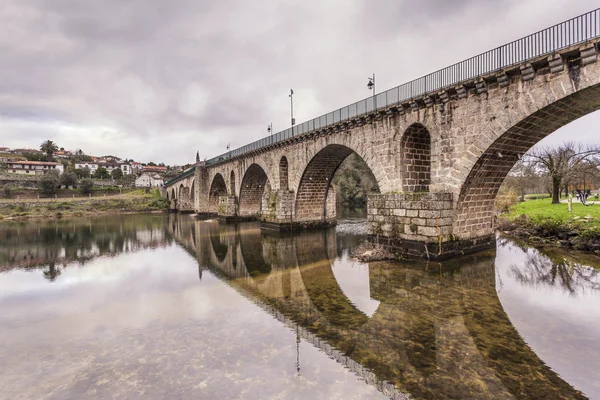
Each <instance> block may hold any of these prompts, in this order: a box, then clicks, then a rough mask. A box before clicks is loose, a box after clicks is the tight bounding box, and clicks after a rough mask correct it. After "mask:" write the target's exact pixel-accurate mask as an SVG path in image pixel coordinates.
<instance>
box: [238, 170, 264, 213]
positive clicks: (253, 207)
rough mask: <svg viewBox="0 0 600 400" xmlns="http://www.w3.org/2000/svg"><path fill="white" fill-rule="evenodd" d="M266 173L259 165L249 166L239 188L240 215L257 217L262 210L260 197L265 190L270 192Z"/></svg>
mask: <svg viewBox="0 0 600 400" xmlns="http://www.w3.org/2000/svg"><path fill="white" fill-rule="evenodd" d="M270 187H271V185H270V182H269V178H268V176H267V173H266V172H265V170H264V169H263V167H261V166H260V165H258V164H256V163H254V164H251V165H250V166H249V167H248V169H247V170H246V172H245V173H244V178H243V179H242V184H241V186H240V200H239V205H240V215H246V216H250V215H258V214H260V211H261V209H262V197H263V194H264V193H265V188H266V190H270Z"/></svg>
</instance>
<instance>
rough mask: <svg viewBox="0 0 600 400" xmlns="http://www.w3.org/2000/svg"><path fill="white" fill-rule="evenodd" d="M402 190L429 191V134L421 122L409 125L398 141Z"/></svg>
mask: <svg viewBox="0 0 600 400" xmlns="http://www.w3.org/2000/svg"><path fill="white" fill-rule="evenodd" d="M400 149H401V150H400V152H401V160H402V173H401V174H402V190H403V191H405V192H429V185H430V184H431V135H430V133H429V130H428V129H427V128H426V127H425V126H424V125H422V124H419V123H414V124H412V125H410V126H409V127H408V128H407V129H406V131H405V132H404V135H403V136H402V140H401V142H400Z"/></svg>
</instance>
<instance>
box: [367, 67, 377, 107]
mask: <svg viewBox="0 0 600 400" xmlns="http://www.w3.org/2000/svg"><path fill="white" fill-rule="evenodd" d="M367 79H368V80H369V82H368V83H367V87H368V88H369V90H372V91H373V108H374V110H377V98H376V97H375V73H373V77H372V78H367Z"/></svg>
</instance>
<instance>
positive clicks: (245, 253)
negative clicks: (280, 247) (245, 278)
mask: <svg viewBox="0 0 600 400" xmlns="http://www.w3.org/2000/svg"><path fill="white" fill-rule="evenodd" d="M238 232H239V231H238ZM240 249H241V251H242V259H243V260H244V264H245V265H246V271H248V274H250V276H251V277H253V278H258V277H264V276H266V275H268V274H270V273H271V264H269V263H267V262H266V261H265V258H264V256H263V244H262V235H261V233H260V229H258V230H252V231H246V232H244V233H243V235H240Z"/></svg>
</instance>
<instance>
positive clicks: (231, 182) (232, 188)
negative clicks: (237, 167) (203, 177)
mask: <svg viewBox="0 0 600 400" xmlns="http://www.w3.org/2000/svg"><path fill="white" fill-rule="evenodd" d="M229 193H231V195H232V196H235V172H234V171H233V170H231V173H230V174H229Z"/></svg>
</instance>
